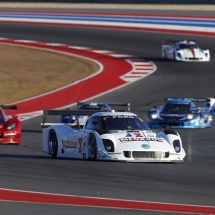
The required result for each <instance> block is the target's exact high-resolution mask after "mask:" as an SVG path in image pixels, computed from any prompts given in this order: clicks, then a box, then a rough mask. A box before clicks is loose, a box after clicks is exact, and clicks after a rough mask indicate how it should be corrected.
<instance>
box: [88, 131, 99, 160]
mask: <svg viewBox="0 0 215 215" xmlns="http://www.w3.org/2000/svg"><path fill="white" fill-rule="evenodd" d="M88 147H89V160H96V155H97V143H96V137H95V135H93V134H91V135H90V139H89V145H88Z"/></svg>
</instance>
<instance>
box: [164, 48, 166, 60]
mask: <svg viewBox="0 0 215 215" xmlns="http://www.w3.org/2000/svg"><path fill="white" fill-rule="evenodd" d="M164 59H165V60H167V55H166V49H164Z"/></svg>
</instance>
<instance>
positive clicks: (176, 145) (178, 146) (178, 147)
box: [173, 140, 181, 153]
mask: <svg viewBox="0 0 215 215" xmlns="http://www.w3.org/2000/svg"><path fill="white" fill-rule="evenodd" d="M173 147H174V149H175V152H176V153H179V152H180V151H181V144H180V141H179V140H174V141H173Z"/></svg>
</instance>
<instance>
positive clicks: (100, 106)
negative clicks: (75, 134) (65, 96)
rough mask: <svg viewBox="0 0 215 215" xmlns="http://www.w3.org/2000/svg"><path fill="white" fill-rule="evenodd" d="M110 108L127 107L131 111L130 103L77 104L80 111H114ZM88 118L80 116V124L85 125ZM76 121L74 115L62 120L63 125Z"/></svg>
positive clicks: (64, 116) (65, 116)
mask: <svg viewBox="0 0 215 215" xmlns="http://www.w3.org/2000/svg"><path fill="white" fill-rule="evenodd" d="M110 106H126V107H127V110H128V111H130V103H103V102H77V108H78V109H79V110H97V111H100V110H102V111H103V110H106V111H109V112H110V111H114V110H113V109H112V108H111V107H110ZM88 117H89V116H79V124H81V125H84V124H85V122H86V121H87V119H88ZM75 120H76V118H75V116H72V115H62V116H61V118H60V122H61V123H74V122H75Z"/></svg>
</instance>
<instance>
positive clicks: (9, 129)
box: [0, 105, 22, 144]
mask: <svg viewBox="0 0 215 215" xmlns="http://www.w3.org/2000/svg"><path fill="white" fill-rule="evenodd" d="M16 108H17V107H16V106H6V105H5V106H4V105H0V144H1V143H3V144H20V142H21V139H22V136H21V129H22V126H21V121H20V120H19V119H18V116H17V115H12V116H11V117H8V116H7V115H6V114H5V112H4V109H7V110H11V109H16Z"/></svg>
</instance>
